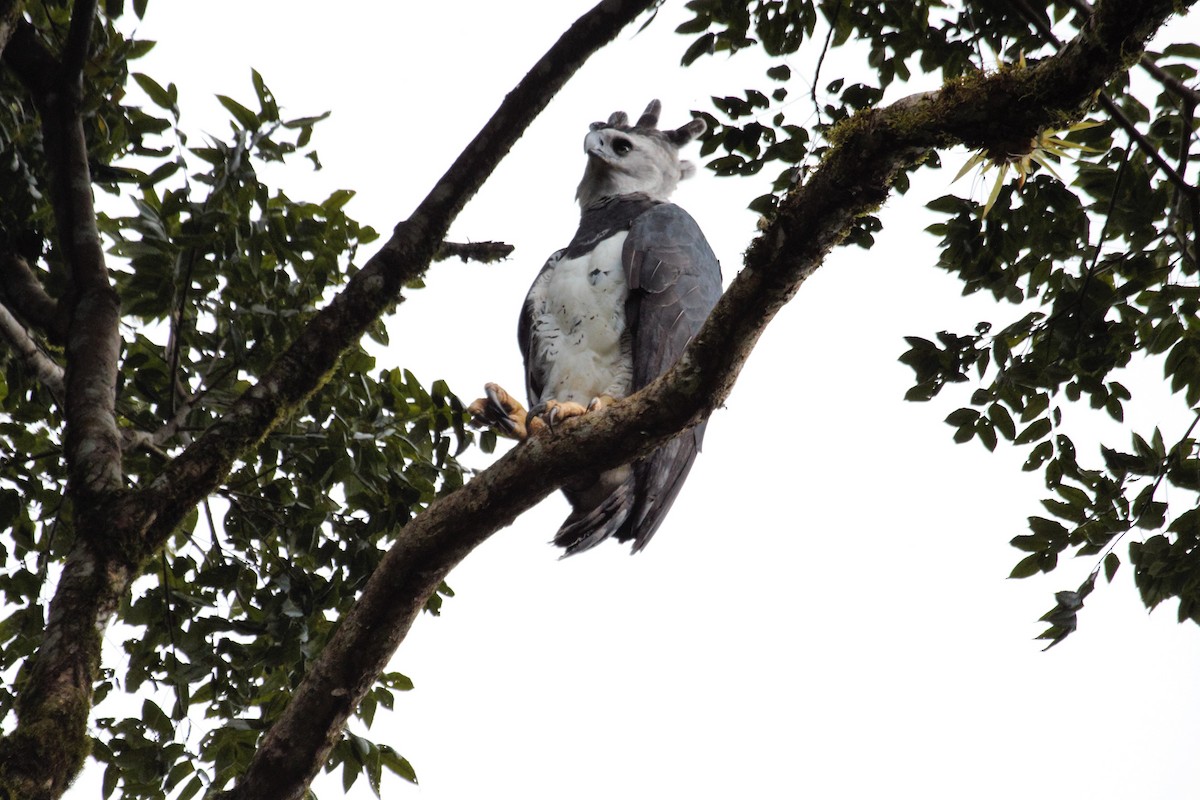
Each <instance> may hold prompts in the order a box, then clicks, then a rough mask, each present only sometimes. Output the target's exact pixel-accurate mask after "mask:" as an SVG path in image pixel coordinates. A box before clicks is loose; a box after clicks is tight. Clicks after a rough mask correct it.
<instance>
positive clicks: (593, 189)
mask: <svg viewBox="0 0 1200 800" xmlns="http://www.w3.org/2000/svg"><path fill="white" fill-rule="evenodd" d="M583 149H584V152H586V153H587V156H588V164H587V169H586V170H585V172H584V175H583V181H582V182H581V183H580V184H579V191H578V192H577V194H576V196H577V197H578V198H579V202H580V204H581V205H582V206H584V207H585V208H586V207H587V206H588V205H589V203H591V202H592V201H594V200H597V199H599V198H601V197H611V196H614V195H622V194H632V193H634V192H642V193H644V194H647V195H649V196H651V197H653V198H654V199H656V200H666V199H667V198H668V197H669V196H670V195H671V192H673V191H675V186H676V185H677V184H678V183H679V181H680V179H681V178H683V177H685V176H686V174H687V170H686V166H690V165H687V164H686V162H683V163H681V162H680V161H679V157H678V155H676V153H675V149H674V148H673V147H671V146H670V145H669V144H666V143H665V142H662V141H660V140H659V139H656V138H654V137H651V136H645V135H643V134H640V133H636V132H629V131H622V130H618V129H616V128H600V129H599V130H593V131H589V132H588V135H587V136H586V137H584V140H583Z"/></svg>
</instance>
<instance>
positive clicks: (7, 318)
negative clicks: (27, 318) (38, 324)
mask: <svg viewBox="0 0 1200 800" xmlns="http://www.w3.org/2000/svg"><path fill="white" fill-rule="evenodd" d="M0 338H3V339H4V340H5V341H7V342H8V344H9V346H10V347H12V349H13V352H15V353H16V354H17V356H18V357H19V358H20V359H21V361H23V362H24V363H25V367H26V369H28V370H29V373H30V374H31V375H33V377H34V378H36V379H37V380H38V382H40V383H41V384H42V385H43V386H45V387H46V389H47V390H48V391H49V392H50V394H51V396H53V397H54V402H55V403H57V404H58V407H59V408H60V409H61V408H62V407H63V405H64V397H65V389H64V385H63V368H62V367H61V366H59V365H58V364H57V363H55V362H54V360H53V359H52V358H50V356H48V355H46V354H45V353H44V352H42V349H41V348H40V347H38V344H37V342H36V341H34V339H33V337H32V336H30V335H29V331H27V330H25V326H24V325H22V324H21V322H20V320H18V319H17V318H16V317H14V316H13V315H12V312H10V311H9V310H8V307H7V306H5V305H4V304H3V303H0Z"/></svg>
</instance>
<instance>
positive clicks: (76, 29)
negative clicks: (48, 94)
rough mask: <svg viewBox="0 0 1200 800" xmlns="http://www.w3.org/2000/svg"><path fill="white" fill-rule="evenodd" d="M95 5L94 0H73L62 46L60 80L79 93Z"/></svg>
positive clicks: (80, 91)
mask: <svg viewBox="0 0 1200 800" xmlns="http://www.w3.org/2000/svg"><path fill="white" fill-rule="evenodd" d="M96 5H97V4H96V0H75V7H74V8H73V9H71V27H70V28H69V29H68V30H67V42H66V44H65V45H64V46H63V53H62V77H61V78H60V80H61V81H62V84H63V85H64V86H70V87H71V88H72V89H74V90H75V91H78V92H79V93H80V94H82V91H83V66H84V64H86V63H87V55H88V45H89V44H90V43H91V40H92V26H93V25H94V24H95V20H96Z"/></svg>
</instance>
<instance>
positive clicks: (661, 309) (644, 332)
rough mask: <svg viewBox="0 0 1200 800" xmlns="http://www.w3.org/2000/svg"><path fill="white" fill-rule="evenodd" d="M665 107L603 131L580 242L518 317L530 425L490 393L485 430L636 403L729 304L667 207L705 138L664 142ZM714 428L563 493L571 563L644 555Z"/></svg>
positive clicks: (593, 143) (497, 393) (698, 238)
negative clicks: (584, 554) (629, 545)
mask: <svg viewBox="0 0 1200 800" xmlns="http://www.w3.org/2000/svg"><path fill="white" fill-rule="evenodd" d="M660 109H661V106H660V104H659V102H658V101H657V100H655V101H653V102H651V103H650V105H649V106H648V107H647V108H646V111H645V113H643V114H642V116H641V117H640V118H639V119H638V121H637V124H635V125H632V126H631V125H629V117H628V116H627V115H626V114H625V113H624V112H622V111H618V112H616V113H614V114H613V115H611V116H610V117H609V118H608V121H607V122H593V123H592V124H591V126H590V130H589V131H588V134H587V136H586V137H585V138H584V143H583V148H584V151H585V152H586V153H587V167H586V169H585V170H584V173H583V180H582V181H581V182H580V184H579V189H578V191H577V192H576V195H575V196H576V199H577V200H578V201H579V206H580V208H581V210H582V214H581V217H580V220H579V228H578V230H576V232H575V236H574V238H572V239H571V242H570V244H569V245H567V247H566V248H565V249H563V250H559V251H558V252H556V253H555V254H554V255H552V256H550V259H549V260H548V261H547V262H546V265H545V266H544V267H542V270H541V272H539V273H538V276H537V278H535V279H534V281H533V286H532V287H530V289H529V294H528V296H527V297H526V298H525V304H524V306H523V308H522V309H521V318H520V322H519V324H518V330H517V338H518V342H519V344H520V347H521V354H522V356H524V358H525V384H526V387H525V388H526V390H527V392H528V396H529V402H530V405H531V406H532V407H531V409H530V410H529V412H526V411H525V409H524V408H522V407H521V404H520V403H518V402H517V401H516V400H514V399H513V398H512V397H511V396H510V395H509V394H508V393H507V392H505V391H504V389H502V388H500V387H499V386H497V385H496V384H494V383H489V384H487V386H486V393H487V396H486V397H482V398H480V399H478V400H476V401H475V402H474V403H472V404H471V406H470V407H469V409H468V410H469V411H470V412H471V413H472V415H473V418H474V421H475V423H476V424H478V425H487V426H490V427H492V428H493V429H495V430H496V431H497V432H498V433H500V434H502V435H506V436H509V437H511V438H515V439H519V440H524V439H525V438H526V437H527V436H529V435H537V434H538V433H540V432H541V431H543V430H546V429H550V428H552V427H553V425H554V423H555V422H557V421H560V420H563V419H566V418H568V417H572V416H576V415H579V414H583V413H586V412H587V411H592V410H595V409H598V408H602V407H603V406H604V405H606V404H608V403H610V402H612V401H613V400H614V399H618V398H621V397H625V396H626V395H629V394H632V393H633V392H636V391H637V390H638V389H641V388H642V387H644V386H645V385H646V384H648V383H650V381H652V380H653V379H654V378H656V377H658V376H659V375H660V374H662V373H663V372H665V371H666V370H667V369H668V368H669V367H670V366H672V365H673V364H674V363H675V361H676V360H677V359H678V358H679V356H680V354H681V353H682V352H683V349H684V347H685V346H686V345H687V343H688V341H690V340H691V338H692V337H693V336H695V335H696V332H697V331H699V330H700V326H701V324H702V323H703V322H704V320H705V319H706V318H707V317H708V314H709V312H710V311H711V310H712V307H713V306H714V305H715V304H716V302H717V298H719V297H720V295H721V265H720V264H719V263H718V262H717V258H716V256H715V255H714V254H713V251H712V248H711V247H709V245H708V242H707V241H706V240H705V238H704V234H703V233H701V232H700V228H699V226H698V225H697V224H696V221H695V220H693V219H692V218H691V216H689V215H688V213H687V212H686V211H684V210H683V209H682V208H680V207H679V206H677V205H674V204H672V203H670V202H668V198H669V197H670V195H671V193H672V192H673V191H674V190H675V187H676V185H677V184H678V183H679V181H680V180H682V179H684V178H688V177H690V176H691V175H692V174H693V173H694V171H695V167H694V166H693V165H692V164H691V163H689V162H687V161H680V159H679V148H680V147H682V146H683V145H684V144H686V143H688V142H689V141H691V140H692V139H694V138H695V137H697V136H699V135H700V134H702V133H703V132H704V130H705V124H704V121H703V120H701V119H693V120H692V121H691V122H689V123H687V124H686V125H684V126H683V127H681V128H676V129H675V130H659V129H658V115H659V111H660ZM704 428H705V424H704V423H701V424H699V425H697V426H696V427H694V428H692V429H690V430H687V431H684V432H683V433H681V434H680V435H679V436H677V437H676V438H674V439H672V440H670V441H669V442H667V443H666V444H664V445H663V446H661V447H660V448H659V449H658V450H656V451H654V452H653V453H651V454H650V455H649V456H647V457H645V458H644V459H641V460H639V461H636V462H634V463H632V464H627V465H625V466H622V467H618V468H616V469H612V470H608V471H606V472H601V473H599V474H596V475H591V476H587V477H585V478H582V479H577V480H574V481H572V482H569V483H567V484H566V485H565V486H563V493H564V494H565V495H566V496H567V499H568V500H569V501H570V503H571V506H572V507H573V510H572V512H571V514H570V516H568V517H567V519H566V521H565V522H564V523H563V525H562V527H561V528H559V530H558V533H557V534H556V535H555V537H554V543H555V544H557V545H559V546H561V547H563V548H565V553H564V555H571V554H573V553H577V552H579V551H581V550H586V549H588V548H590V547H594V546H595V545H597V544H599V543H600V542H602V541H604V540H605V539H607V538H609V537H613V538H616V539H617V540H618V541H632V542H633V551H634V552H637V551H638V550H640V549H642V548H643V547H645V546H646V543H647V542H648V541H649V540H650V537H651V536H653V535H654V532H655V530H657V529H658V526H659V525H660V524H662V521H663V518H664V517H665V515H666V513H667V510H668V509H669V508H670V507H671V504H672V503H673V502H674V500H675V496H676V495H677V494H678V493H679V490H680V488H681V487H682V486H683V481H684V479H685V478H686V477H687V474H688V472H689V470H691V467H692V462H693V461H694V460H695V458H696V453H697V452H698V451H699V450H700V443H701V440H702V439H703V438H704Z"/></svg>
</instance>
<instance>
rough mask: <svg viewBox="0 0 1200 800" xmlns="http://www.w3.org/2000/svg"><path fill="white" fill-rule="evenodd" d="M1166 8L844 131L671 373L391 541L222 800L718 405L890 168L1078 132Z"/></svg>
mask: <svg viewBox="0 0 1200 800" xmlns="http://www.w3.org/2000/svg"><path fill="white" fill-rule="evenodd" d="M1173 10H1174V9H1173V4H1172V3H1170V2H1157V3H1138V2H1132V1H1131V0H1117V1H1115V2H1109V3H1102V4H1099V5H1098V7H1097V13H1096V16H1095V18H1094V19H1093V21H1092V22H1091V23H1090V24H1089V25H1088V26H1087V27H1086V28H1085V29H1084V30H1083V31H1082V32H1081V33H1080V34H1079V36H1078V37H1076V39H1075V40H1073V41H1072V42H1071V43H1070V45H1068V47H1067V48H1066V49H1065V50H1064V51H1063V53H1061V54H1060V55H1058V56H1055V57H1054V58H1051V59H1048V60H1047V61H1045V62H1042V63H1041V64H1038V65H1036V66H1035V67H1033V68H1030V69H1027V70H1022V71H1018V72H1004V73H998V74H994V75H989V76H979V77H976V78H973V79H970V80H965V81H962V82H959V83H956V84H952V85H950V86H947V87H946V88H944V89H943V90H941V91H938V92H934V93H930V94H928V95H921V96H916V97H912V98H908V99H906V100H903V101H900V102H898V103H896V104H895V105H893V106H891V107H889V108H886V109H882V110H878V111H871V112H867V113H865V114H862V115H859V116H858V117H856V118H855V119H853V120H851V121H849V122H848V123H847V124H846V125H844V127H843V129H842V130H841V131H840V132H839V133H838V135H837V146H836V147H835V148H834V149H833V151H832V152H830V154H829V155H828V156H827V157H826V159H825V161H824V162H823V164H822V165H821V167H820V169H819V170H818V171H817V172H816V173H815V175H814V176H813V178H812V180H811V181H810V182H809V183H808V184H807V185H805V186H804V187H802V188H800V189H799V190H797V191H796V192H795V193H794V195H792V196H791V197H790V198H788V199H787V200H786V201H785V202H784V203H783V205H782V207H781V209H780V213H779V214H778V216H777V217H776V218H775V219H774V221H773V222H772V223H771V224H770V225H769V226H768V228H767V230H766V231H764V232H763V234H762V235H761V236H760V237H759V238H758V239H757V240H756V241H755V242H754V243H753V244H752V246H751V248H750V250H749V251H748V252H747V255H746V264H745V268H744V269H743V270H742V271H741V272H740V273H739V274H738V276H737V278H735V279H734V281H733V283H732V285H731V286H730V288H729V289H728V290H727V291H726V293H725V295H724V296H723V297H722V298H721V301H720V302H719V303H718V304H717V307H716V309H715V310H714V311H713V314H712V316H711V317H710V318H709V320H708V322H707V323H706V324H705V326H704V328H703V329H702V330H701V332H700V334H699V335H698V336H697V337H696V339H695V340H694V342H693V343H692V345H691V346H690V347H689V348H688V351H687V352H686V353H685V355H684V357H683V358H682V359H681V360H680V362H679V363H678V364H677V365H676V367H674V368H673V369H672V370H671V371H670V372H668V373H667V374H666V375H664V376H663V377H661V378H660V379H659V380H657V381H655V382H654V383H652V384H651V385H650V386H648V387H647V388H646V389H645V390H643V391H642V392H640V393H638V394H637V395H635V396H633V397H631V398H628V399H625V400H622V401H618V402H617V403H615V404H614V405H612V406H611V407H609V408H608V409H606V411H605V412H604V413H600V414H592V415H586V416H584V417H581V418H576V419H573V420H570V421H568V422H567V423H566V424H564V425H562V426H561V427H560V428H559V429H558V430H557V433H556V434H554V435H551V436H547V437H538V438H534V439H531V440H529V441H528V442H527V443H525V444H524V445H522V446H520V447H518V448H516V449H514V450H512V451H510V452H509V453H508V454H507V455H505V456H504V457H503V458H501V459H500V460H499V461H498V462H497V463H496V464H494V465H493V466H492V467H491V468H489V469H488V470H486V471H485V472H484V473H482V474H481V475H479V476H478V477H477V478H476V479H475V480H473V481H471V482H470V483H469V484H467V485H466V486H464V487H463V488H462V489H461V490H459V491H457V492H455V493H454V494H452V495H449V496H447V497H445V498H442V499H441V500H439V501H438V502H436V503H434V504H433V505H431V506H430V507H429V508H428V509H427V510H426V511H425V512H424V513H422V514H421V515H419V516H418V517H417V518H416V519H414V520H413V521H412V522H411V523H409V525H408V526H406V527H405V529H404V533H403V536H402V537H401V539H400V541H398V542H397V543H396V545H395V546H394V547H393V548H392V550H391V551H389V552H388V554H387V555H386V556H385V558H384V560H383V562H382V563H381V564H380V566H379V567H378V568H377V570H376V572H375V573H374V574H373V575H372V577H371V579H370V581H369V582H368V584H367V586H366V589H365V590H364V592H363V595H362V597H361V598H360V600H359V602H358V603H357V604H356V605H355V607H354V608H353V609H352V610H351V612H350V613H349V614H348V615H347V616H346V617H345V618H344V619H343V620H342V622H341V624H340V625H339V627H338V630H337V631H336V632H335V634H334V636H333V637H332V638H331V640H330V642H329V643H328V645H327V646H326V648H325V650H324V651H323V652H322V654H321V656H320V657H319V658H318V659H317V661H316V662H315V663H314V665H313V666H312V668H311V669H310V670H309V673H308V674H307V675H306V677H305V679H304V680H303V682H302V683H301V684H300V686H299V687H298V688H297V690H296V692H295V694H294V695H293V697H292V700H291V703H290V704H289V706H288V707H287V709H286V710H285V711H284V713H283V714H282V715H281V717H280V718H279V719H278V720H277V721H276V722H275V724H274V725H273V726H272V727H271V728H270V729H269V730H268V731H267V733H266V734H265V735H264V737H263V738H262V740H261V741H260V744H259V748H258V751H257V753H256V755H255V759H254V761H253V763H252V765H251V767H250V769H249V770H248V771H247V773H246V775H245V776H244V777H243V778H242V780H241V781H239V783H238V785H237V786H236V787H235V788H234V789H233V790H232V791H231V792H228V793H227V800H228V798H237V799H238V800H249V799H250V798H293V797H298V796H299V794H300V790H301V789H302V788H303V786H306V785H307V781H308V780H311V776H312V775H313V774H314V773H315V771H316V770H317V768H318V767H319V766H320V764H321V763H323V761H324V759H325V757H326V755H327V754H328V752H329V748H330V747H331V746H332V744H333V743H334V742H335V741H336V738H337V736H338V735H339V734H340V731H341V729H342V727H343V725H344V724H345V721H346V719H347V718H348V716H349V714H350V713H351V711H352V710H353V709H354V708H355V706H356V705H357V704H358V702H359V701H360V700H361V699H362V697H363V695H364V694H365V693H366V692H367V691H368V690H369V689H370V687H371V685H372V684H373V682H374V680H375V678H376V677H377V676H378V674H379V673H380V672H381V671H382V670H383V669H384V668H385V667H386V665H387V662H388V660H389V659H390V658H391V656H392V654H393V653H394V652H395V649H396V648H397V647H398V645H399V643H400V642H401V641H402V640H403V638H404V636H405V635H406V634H407V632H408V629H409V627H410V626H411V625H412V622H413V620H414V619H415V618H416V617H417V615H418V614H419V613H420V611H421V609H422V608H423V606H424V603H425V600H426V599H427V598H428V596H429V595H430V594H431V593H432V592H433V591H434V589H435V588H436V587H437V586H438V585H439V583H440V582H441V581H442V580H443V579H444V578H445V576H446V575H447V574H448V573H449V571H450V570H451V569H452V568H453V567H454V566H455V565H456V564H457V563H458V562H459V561H461V560H462V559H463V558H464V557H465V556H466V555H467V554H468V553H469V552H470V551H471V550H472V549H473V548H474V547H476V546H477V545H478V544H480V543H481V542H483V541H484V540H486V539H487V538H488V537H489V536H490V535H491V534H492V533H494V532H495V531H497V530H499V529H500V528H503V527H505V526H507V525H508V524H510V523H511V522H512V521H513V520H514V519H515V518H516V517H517V516H518V515H519V514H521V513H522V512H523V511H525V510H527V509H529V508H531V507H532V506H534V505H536V504H537V503H538V502H540V501H541V500H542V498H544V497H545V496H546V495H547V494H549V493H550V492H551V491H553V490H554V489H555V488H557V487H558V486H559V485H560V484H561V483H562V482H563V480H564V479H565V478H568V477H570V476H571V475H573V474H575V473H579V472H582V471H584V470H591V471H595V470H596V469H598V468H599V469H603V468H606V467H611V466H616V465H618V464H621V463H625V462H627V461H629V460H630V459H631V458H634V457H636V456H638V455H642V454H645V453H647V452H649V451H650V450H652V449H653V448H654V447H656V446H657V445H659V444H660V443H661V442H663V441H664V440H666V439H667V438H669V437H670V436H671V435H673V434H674V433H675V432H677V431H679V430H680V429H682V428H685V427H687V426H689V425H693V424H695V423H697V422H698V421H699V420H701V419H703V418H705V417H707V416H708V415H709V414H710V413H711V412H712V411H713V409H715V408H717V407H719V406H720V405H721V404H722V403H723V402H724V400H725V398H726V397H727V396H728V394H729V391H730V389H731V388H732V387H733V383H734V381H735V380H736V378H737V375H738V372H739V371H740V369H741V366H742V365H743V364H744V363H745V360H746V358H747V357H748V355H749V353H750V351H751V350H752V348H753V346H754V343H755V342H756V341H757V340H758V337H759V335H760V334H761V333H762V331H763V330H764V329H765V328H766V326H767V325H768V324H769V323H770V321H771V319H772V318H773V317H774V315H775V313H776V312H777V311H778V310H779V309H780V308H781V307H782V306H783V305H784V304H785V303H786V302H787V301H788V300H789V299H790V298H791V297H792V296H793V295H794V294H795V293H796V291H797V290H798V289H799V287H800V284H801V283H803V281H804V280H805V279H806V278H807V277H808V276H809V275H810V274H812V272H813V271H814V270H815V269H816V268H817V267H818V266H820V264H821V262H822V260H823V259H824V257H825V255H826V254H827V253H828V252H829V251H830V250H831V249H832V248H833V247H834V246H835V245H836V244H837V243H838V242H840V241H841V240H842V239H843V238H844V237H845V236H846V234H847V233H848V232H849V231H850V229H851V227H852V225H853V224H854V221H855V219H856V218H858V217H859V216H861V215H863V214H866V213H869V212H871V211H872V210H874V209H875V208H877V207H878V206H879V205H880V204H881V203H882V202H884V200H885V199H886V198H887V196H888V194H889V193H890V190H891V185H892V182H893V180H894V179H895V178H896V176H897V175H898V174H899V173H900V172H901V171H902V170H904V169H906V168H909V167H911V166H913V165H915V164H916V163H918V162H919V161H920V160H921V159H922V158H924V157H925V156H926V155H927V154H928V152H929V151H930V150H931V149H933V148H936V147H947V146H950V145H953V144H959V143H966V144H969V145H971V146H973V147H982V148H992V147H998V146H1000V145H1001V144H1006V143H1009V142H1011V141H1022V142H1028V141H1029V140H1030V139H1032V138H1033V136H1034V134H1036V133H1037V132H1038V131H1040V130H1042V129H1044V128H1046V127H1052V126H1057V125H1059V124H1061V123H1063V122H1064V121H1066V120H1070V119H1075V118H1078V117H1079V116H1080V115H1081V114H1082V113H1083V111H1084V110H1085V108H1086V106H1087V104H1088V102H1089V100H1090V98H1091V97H1092V95H1093V94H1094V93H1095V91H1096V90H1097V89H1098V88H1100V87H1102V86H1103V85H1104V84H1105V83H1106V82H1107V81H1108V80H1109V79H1110V78H1112V77H1113V76H1114V75H1116V74H1117V73H1118V72H1120V71H1122V70H1124V69H1127V68H1128V66H1129V63H1130V59H1131V58H1132V59H1134V60H1136V58H1137V56H1138V55H1139V54H1140V52H1141V49H1142V47H1143V46H1144V42H1145V40H1146V39H1148V38H1149V36H1150V35H1151V34H1152V33H1153V32H1154V31H1155V30H1157V28H1158V27H1159V26H1160V25H1161V24H1162V22H1163V21H1164V20H1165V19H1166V17H1167V16H1169V15H1170V13H1171V12H1172V11H1173ZM1116 22H1120V24H1114V23H1116ZM998 120H1002V121H1003V124H998V123H997V121H998ZM530 487H537V488H536V489H531V488H530ZM281 785H282V787H283V788H280V787H281Z"/></svg>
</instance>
